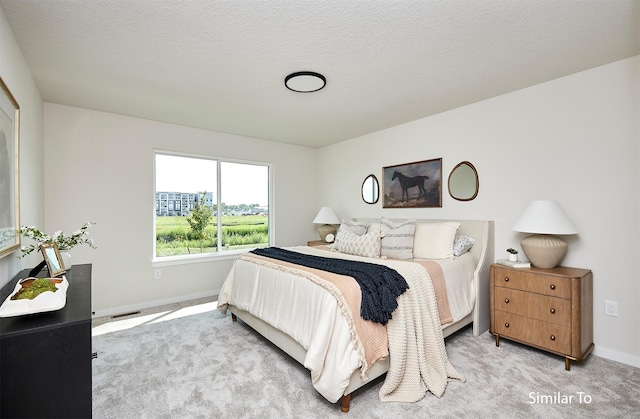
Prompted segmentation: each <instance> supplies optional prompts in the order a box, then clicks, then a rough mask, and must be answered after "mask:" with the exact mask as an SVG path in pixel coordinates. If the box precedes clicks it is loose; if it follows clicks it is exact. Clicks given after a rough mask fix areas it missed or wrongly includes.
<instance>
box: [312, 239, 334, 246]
mask: <svg viewBox="0 0 640 419" xmlns="http://www.w3.org/2000/svg"><path fill="white" fill-rule="evenodd" d="M330 244H331V243H327V242H326V241H323V240H311V241H308V242H307V246H328V245H330Z"/></svg>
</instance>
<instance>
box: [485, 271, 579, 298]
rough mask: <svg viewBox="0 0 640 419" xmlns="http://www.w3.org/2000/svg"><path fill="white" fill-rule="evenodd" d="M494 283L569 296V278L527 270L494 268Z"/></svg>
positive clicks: (547, 293)
mask: <svg viewBox="0 0 640 419" xmlns="http://www.w3.org/2000/svg"><path fill="white" fill-rule="evenodd" d="M495 285H496V286H498V287H505V288H512V289H516V290H522V291H530V292H535V293H537V294H544V295H551V296H554V297H561V298H566V299H569V298H571V279H569V278H567V277H556V276H550V275H537V274H535V273H530V272H528V271H525V270H523V271H516V270H513V269H505V268H500V267H496V268H495Z"/></svg>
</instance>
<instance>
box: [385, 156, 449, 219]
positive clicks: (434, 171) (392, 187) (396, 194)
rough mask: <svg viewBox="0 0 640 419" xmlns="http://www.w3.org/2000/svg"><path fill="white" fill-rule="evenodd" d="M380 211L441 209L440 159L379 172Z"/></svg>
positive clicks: (389, 167) (407, 164)
mask: <svg viewBox="0 0 640 419" xmlns="http://www.w3.org/2000/svg"><path fill="white" fill-rule="evenodd" d="M382 196H383V201H382V207H383V208H429V207H442V158H439V159H432V160H423V161H418V162H414V163H405V164H399V165H396V166H387V167H383V168H382Z"/></svg>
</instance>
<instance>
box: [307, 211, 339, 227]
mask: <svg viewBox="0 0 640 419" xmlns="http://www.w3.org/2000/svg"><path fill="white" fill-rule="evenodd" d="M313 223H314V224H340V219H339V218H338V216H337V215H336V213H335V211H333V208H331V207H322V208H320V211H318V215H316V218H314V219H313Z"/></svg>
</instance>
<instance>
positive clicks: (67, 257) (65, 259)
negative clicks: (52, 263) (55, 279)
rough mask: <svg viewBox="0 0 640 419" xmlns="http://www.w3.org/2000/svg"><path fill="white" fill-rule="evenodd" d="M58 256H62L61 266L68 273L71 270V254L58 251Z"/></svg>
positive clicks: (65, 251)
mask: <svg viewBox="0 0 640 419" xmlns="http://www.w3.org/2000/svg"><path fill="white" fill-rule="evenodd" d="M60 256H62V264H63V265H64V268H65V269H66V270H67V271H68V270H69V269H71V253H69V251H68V250H60Z"/></svg>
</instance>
